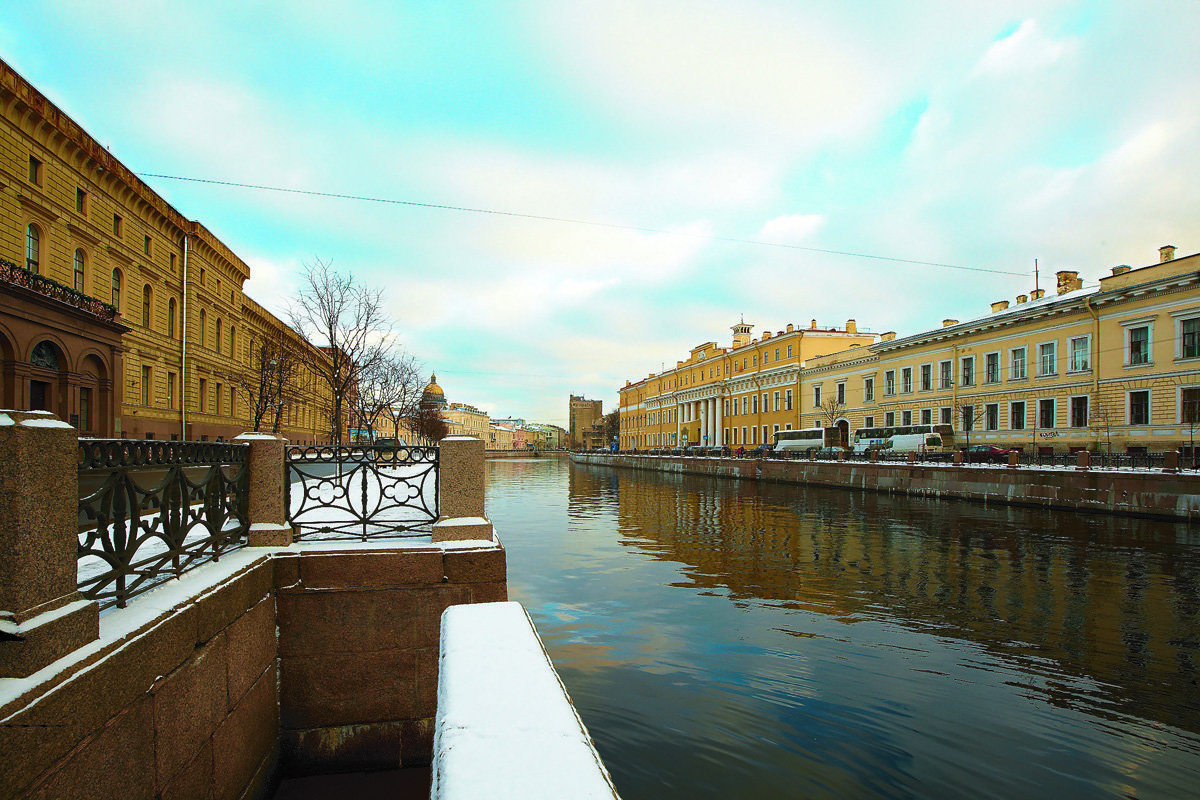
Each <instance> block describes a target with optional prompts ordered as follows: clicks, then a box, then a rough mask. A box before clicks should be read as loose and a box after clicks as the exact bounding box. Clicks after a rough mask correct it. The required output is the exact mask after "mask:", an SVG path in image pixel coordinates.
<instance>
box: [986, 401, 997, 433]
mask: <svg viewBox="0 0 1200 800" xmlns="http://www.w3.org/2000/svg"><path fill="white" fill-rule="evenodd" d="M983 427H984V428H986V429H987V430H989V431H998V430H1000V405H999V404H998V403H988V404H987V405H985V406H984V407H983Z"/></svg>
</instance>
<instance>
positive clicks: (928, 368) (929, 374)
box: [917, 361, 933, 392]
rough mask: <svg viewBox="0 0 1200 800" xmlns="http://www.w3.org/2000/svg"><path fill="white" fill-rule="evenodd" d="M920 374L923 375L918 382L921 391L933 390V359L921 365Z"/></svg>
mask: <svg viewBox="0 0 1200 800" xmlns="http://www.w3.org/2000/svg"><path fill="white" fill-rule="evenodd" d="M920 375H921V377H920V380H919V382H918V384H917V385H918V386H919V387H920V391H922V392H932V391H933V362H932V361H930V362H928V363H926V364H922V365H921V370H920Z"/></svg>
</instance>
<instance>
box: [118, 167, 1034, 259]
mask: <svg viewBox="0 0 1200 800" xmlns="http://www.w3.org/2000/svg"><path fill="white" fill-rule="evenodd" d="M137 175H138V177H140V178H162V179H164V180H170V181H188V182H190V183H208V184H214V185H217V186H232V187H234V188H237V189H255V190H257V191H264V192H282V193H284V194H300V195H307V196H310V197H329V198H333V199H337V200H358V201H361V202H366V203H384V204H387V205H397V206H410V207H413V208H430V209H436V210H440V211H460V212H463V213H467V214H490V215H492V216H500V217H515V218H518V219H534V220H540V221H542V222H560V223H563V224H566V225H589V226H591V227H595V228H612V229H615V230H623V231H637V232H639V233H657V234H665V235H669V236H687V237H691V238H699V239H714V240H716V241H719V242H730V243H733V244H752V245H756V246H758V247H779V248H783V249H787V250H803V251H804V252H808V253H823V254H825V255H834V256H848V257H850V258H867V259H872V260H875V261H891V262H894V263H898V264H914V265H917V266H923V267H940V268H942V269H957V270H963V271H966V272H989V273H992V274H994V275H1020V276H1022V277H1024V276H1025V274H1026V273H1024V272H1010V271H1008V270H1001V269H991V268H988V267H967V266H963V265H961V264H944V263H941V262H938V261H921V260H918V259H913V258H899V257H897V256H881V255H875V254H872V253H856V252H853V251H850V250H830V249H825V248H821V247H805V246H803V245H798V244H786V243H784V242H767V241H763V240H761V239H742V238H738V237H736V236H706V235H704V234H699V233H689V232H687V231H671V230H665V229H662V228H648V227H643V226H640V225H621V224H619V223H615V222H596V221H595V220H587V219H573V218H571V217H553V216H548V215H544V214H525V213H522V212H520V211H503V210H501V209H495V208H472V207H470V206H455V205H449V204H447V203H425V202H421V201H418V200H398V199H396V198H389V197H372V196H370V195H361V194H344V193H341V192H319V191H316V190H314V189H290V188H287V187H284V186H266V185H264V184H259V183H239V182H237V181H223V180H217V179H215V178H192V177H186V176H183V175H163V174H160V173H155V172H139V173H137Z"/></svg>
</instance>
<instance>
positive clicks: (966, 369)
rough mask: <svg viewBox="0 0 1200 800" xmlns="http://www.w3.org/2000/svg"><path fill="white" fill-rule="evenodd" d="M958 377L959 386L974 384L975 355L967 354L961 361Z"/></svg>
mask: <svg viewBox="0 0 1200 800" xmlns="http://www.w3.org/2000/svg"><path fill="white" fill-rule="evenodd" d="M961 364H962V366H961V367H960V368H959V372H958V377H959V385H960V386H974V385H975V356H967V357H966V358H964V359H963V360H962V362H961Z"/></svg>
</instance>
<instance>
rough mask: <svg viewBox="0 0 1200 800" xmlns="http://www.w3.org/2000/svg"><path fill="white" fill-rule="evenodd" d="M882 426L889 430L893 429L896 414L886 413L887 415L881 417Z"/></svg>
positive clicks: (893, 412) (892, 412)
mask: <svg viewBox="0 0 1200 800" xmlns="http://www.w3.org/2000/svg"><path fill="white" fill-rule="evenodd" d="M883 424H884V425H886V426H887V427H889V428H891V427H894V426H895V424H896V412H895V411H888V412H887V413H885V414H884V415H883Z"/></svg>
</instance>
